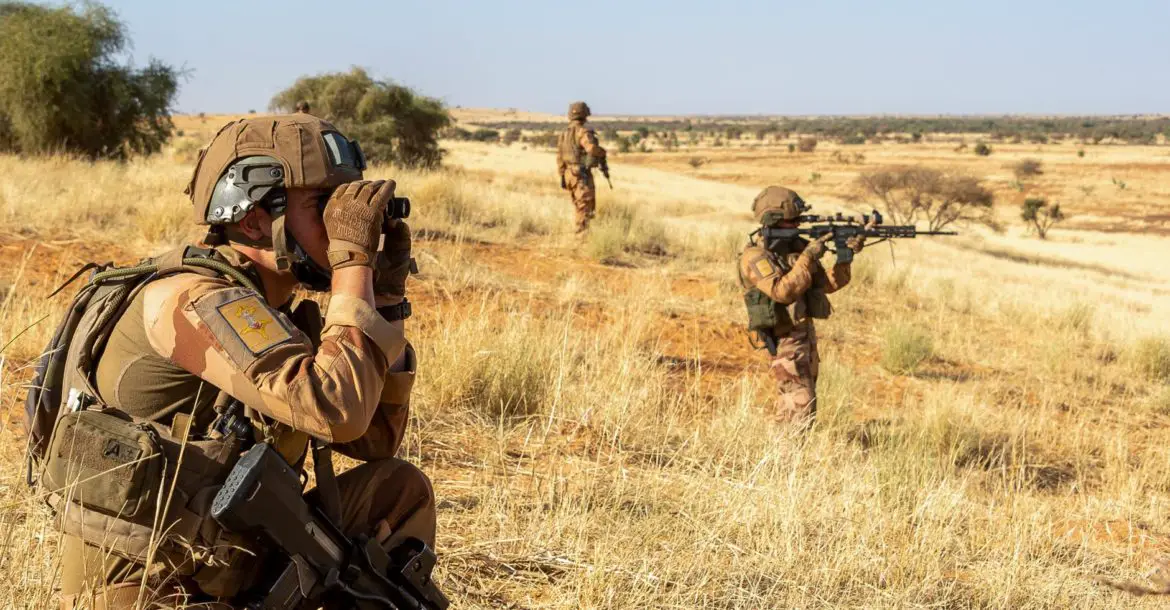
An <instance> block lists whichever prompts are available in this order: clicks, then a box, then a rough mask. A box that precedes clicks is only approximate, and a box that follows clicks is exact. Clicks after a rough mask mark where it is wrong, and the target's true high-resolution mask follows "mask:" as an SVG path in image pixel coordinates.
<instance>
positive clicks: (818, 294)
mask: <svg viewBox="0 0 1170 610" xmlns="http://www.w3.org/2000/svg"><path fill="white" fill-rule="evenodd" d="M804 305H805V311H806V313H807V314H808V317H810V318H813V319H814V320H827V319H828V318H829V316H830V315H832V314H833V306H832V305H830V304H829V295H827V294H825V291H824V290H819V289H816V288H813V289H811V290H809V291H808V292H806V293H804Z"/></svg>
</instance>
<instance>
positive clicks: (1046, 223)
mask: <svg viewBox="0 0 1170 610" xmlns="http://www.w3.org/2000/svg"><path fill="white" fill-rule="evenodd" d="M1020 218H1022V219H1023V220H1024V222H1027V223H1028V230H1029V231H1035V233H1036V235H1037V236H1039V237H1040V239H1048V231H1049V230H1051V229H1052V227H1053V225H1055V224H1056V223H1058V222H1061V221H1063V220H1064V219H1065V215H1064V211H1063V210H1061V209H1060V204H1059V203H1054V204H1052V205H1049V204H1048V200H1046V199H1043V198H1035V197H1029V198H1028V199H1025V200H1024V203H1023V205H1022V206H1021V207H1020Z"/></svg>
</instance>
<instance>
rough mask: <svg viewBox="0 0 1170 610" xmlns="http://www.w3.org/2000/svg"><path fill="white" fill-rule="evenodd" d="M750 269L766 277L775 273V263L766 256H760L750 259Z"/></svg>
mask: <svg viewBox="0 0 1170 610" xmlns="http://www.w3.org/2000/svg"><path fill="white" fill-rule="evenodd" d="M752 271H753V272H754V273H755V274H756V275H758V276H760V277H768V276H769V275H772V274H774V273H776V265H773V264H772V261H770V260H768V257H766V256H764V257H760V258H757V259H756V260H754V261H752Z"/></svg>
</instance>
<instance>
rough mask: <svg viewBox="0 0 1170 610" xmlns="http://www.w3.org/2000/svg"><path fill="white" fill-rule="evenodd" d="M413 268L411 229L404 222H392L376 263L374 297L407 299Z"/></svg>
mask: <svg viewBox="0 0 1170 610" xmlns="http://www.w3.org/2000/svg"><path fill="white" fill-rule="evenodd" d="M413 267H414V264H413V259H411V258H410V227H409V226H408V225H407V224H406V222H404V221H402V220H391V221H390V227H389V228H388V229H387V230H386V241H385V242H383V244H382V251H381V252H379V253H378V256H377V258H376V259H375V261H374V295H375V296H391V297H405V296H406V277H407V276H408V275H410V274H411V272H412V271H413Z"/></svg>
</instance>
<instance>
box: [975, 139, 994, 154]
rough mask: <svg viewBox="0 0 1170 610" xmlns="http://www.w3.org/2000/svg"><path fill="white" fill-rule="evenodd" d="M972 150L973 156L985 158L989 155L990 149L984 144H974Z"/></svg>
mask: <svg viewBox="0 0 1170 610" xmlns="http://www.w3.org/2000/svg"><path fill="white" fill-rule="evenodd" d="M974 150H975V154H977V155H979V156H980V157H986V156H988V155H990V154H991V147H990V146H988V145H987V144H984V143H983V142H980V143H978V144H976V145H975V149H974Z"/></svg>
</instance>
